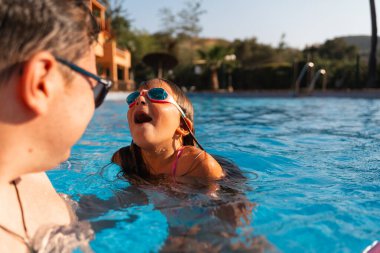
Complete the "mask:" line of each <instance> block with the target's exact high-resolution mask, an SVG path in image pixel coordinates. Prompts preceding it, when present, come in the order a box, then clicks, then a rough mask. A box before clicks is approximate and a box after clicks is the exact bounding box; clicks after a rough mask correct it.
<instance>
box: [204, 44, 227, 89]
mask: <svg viewBox="0 0 380 253" xmlns="http://www.w3.org/2000/svg"><path fill="white" fill-rule="evenodd" d="M230 51H231V50H229V49H227V48H225V47H221V46H214V47H212V48H210V49H209V50H198V54H199V57H200V58H201V60H203V61H204V62H205V64H206V65H207V66H208V68H209V69H210V71H211V85H212V89H213V90H218V89H219V79H218V69H219V68H220V66H221V65H222V63H223V61H224V57H225V56H226V55H227V54H229V53H230Z"/></svg>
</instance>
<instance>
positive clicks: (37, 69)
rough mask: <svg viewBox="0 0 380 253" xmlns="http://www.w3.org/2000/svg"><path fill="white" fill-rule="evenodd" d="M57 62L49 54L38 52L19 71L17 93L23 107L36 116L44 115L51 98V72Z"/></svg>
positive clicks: (52, 86)
mask: <svg viewBox="0 0 380 253" xmlns="http://www.w3.org/2000/svg"><path fill="white" fill-rule="evenodd" d="M56 66H57V62H56V60H55V58H54V56H53V55H52V54H51V53H49V52H45V51H42V52H39V53H37V54H35V55H34V56H33V57H31V58H30V59H29V60H28V61H27V62H26V63H25V64H24V65H23V66H22V69H21V70H20V73H19V84H18V86H19V91H20V93H21V98H22V100H23V102H24V103H25V105H26V106H27V107H29V109H31V110H32V111H33V112H34V113H36V114H44V113H45V112H46V111H47V109H48V102H49V99H50V98H51V95H52V94H51V93H52V89H55V88H57V87H54V85H51V84H52V80H53V79H54V78H52V77H53V73H52V72H53V71H54V69H56Z"/></svg>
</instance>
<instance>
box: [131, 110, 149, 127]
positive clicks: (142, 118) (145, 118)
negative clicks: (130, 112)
mask: <svg viewBox="0 0 380 253" xmlns="http://www.w3.org/2000/svg"><path fill="white" fill-rule="evenodd" d="M151 121H152V118H151V117H150V116H149V115H148V114H146V113H145V112H142V111H140V112H136V113H135V123H136V124H142V123H147V122H151Z"/></svg>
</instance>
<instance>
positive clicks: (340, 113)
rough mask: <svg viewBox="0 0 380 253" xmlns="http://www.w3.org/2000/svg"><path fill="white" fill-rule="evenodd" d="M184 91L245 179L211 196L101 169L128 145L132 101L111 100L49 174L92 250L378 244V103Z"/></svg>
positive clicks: (202, 128)
mask: <svg viewBox="0 0 380 253" xmlns="http://www.w3.org/2000/svg"><path fill="white" fill-rule="evenodd" d="M122 97H123V98H124V96H122ZM191 99H192V101H193V103H194V106H195V126H196V130H197V131H196V132H197V133H196V134H197V136H198V139H199V140H200V142H201V143H202V145H203V146H204V147H205V148H206V150H208V151H209V152H210V153H212V154H217V155H221V156H223V157H227V158H229V159H231V160H232V161H234V162H235V163H237V164H238V165H239V167H240V168H241V170H242V171H243V172H244V175H245V176H246V177H247V180H246V181H244V182H241V183H240V185H238V187H236V189H235V190H234V191H228V190H227V191H226V190H224V188H223V187H222V189H221V190H219V194H220V196H219V199H218V196H216V197H215V198H214V199H212V200H210V197H209V195H207V194H205V192H204V191H202V190H201V189H200V190H199V191H198V190H197V189H194V188H191V187H187V186H175V187H173V186H170V187H167V186H151V185H141V186H138V187H132V186H131V185H130V184H129V183H128V182H126V181H124V180H121V179H119V178H118V177H117V172H118V167H117V166H116V165H113V166H108V167H106V168H105V169H103V170H102V169H101V168H102V167H104V166H105V165H107V163H108V162H109V160H110V157H111V155H112V154H113V152H114V151H115V150H117V149H118V148H120V147H122V146H125V145H128V144H129V143H130V141H131V137H130V135H129V130H128V125H127V123H126V120H125V114H126V112H127V106H126V105H125V103H124V101H123V100H118V99H115V100H108V101H106V102H105V104H104V106H102V108H100V109H99V110H97V111H96V114H95V116H94V119H93V120H92V121H91V123H90V126H89V128H88V130H87V131H86V133H85V135H84V136H83V138H82V139H81V140H80V141H79V143H78V144H77V145H76V146H75V147H74V149H73V151H72V156H71V158H70V159H69V161H70V164H68V163H65V164H62V165H61V166H59V167H58V168H57V169H56V170H53V171H50V172H49V173H48V174H49V177H50V178H51V180H52V182H53V184H54V186H55V187H56V188H57V190H58V191H59V192H64V193H67V194H69V195H71V196H72V198H73V199H75V200H77V201H79V203H80V205H81V208H82V209H83V210H84V211H83V210H82V211H83V212H87V214H86V215H85V216H86V219H89V220H90V221H91V223H92V225H93V227H94V229H95V232H96V237H95V240H94V241H92V243H91V246H92V247H93V249H94V251H95V252H124V251H125V250H126V249H128V251H130V252H157V251H160V250H162V251H170V250H174V251H175V250H177V251H184V250H189V249H190V248H191V247H194V249H198V250H199V251H202V250H205V249H208V252H213V251H215V252H219V251H222V252H227V251H232V250H238V249H240V252H244V251H246V252H255V251H256V252H260V250H261V249H262V248H265V249H266V250H267V251H271V250H272V251H280V252H361V251H362V250H363V249H364V248H365V247H366V246H367V245H369V244H371V243H372V242H373V241H374V240H379V238H380V225H379V224H380V100H375V99H373V100H370V99H349V98H339V99H338V98H300V99H286V98H250V97H239V96H234V97H229V96H219V95H210V94H199V95H191ZM100 171H102V173H100ZM253 172H254V173H253ZM232 183H233V182H232ZM168 188H170V190H168ZM189 247H190V248H189Z"/></svg>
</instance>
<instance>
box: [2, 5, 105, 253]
mask: <svg viewBox="0 0 380 253" xmlns="http://www.w3.org/2000/svg"><path fill="white" fill-rule="evenodd" d="M96 33H97V25H96V23H95V24H94V20H93V18H92V17H91V15H90V13H89V11H88V9H87V7H86V3H83V2H81V1H78V0H38V1H36V0H0V252H28V251H29V252H32V251H37V250H41V251H43V250H44V249H47V248H49V250H51V249H54V245H52V244H51V243H49V239H51V238H52V237H53V236H54V235H52V233H51V231H50V232H46V231H48V229H46V227H47V226H49V224H50V226H55V227H54V228H56V226H68V224H70V223H71V222H72V219H71V217H70V210H69V209H68V208H67V205H66V204H65V202H64V201H63V200H62V199H61V198H60V197H59V195H58V194H57V193H56V192H55V190H54V189H53V187H52V185H51V183H50V181H49V180H48V178H47V176H46V174H45V173H44V172H43V171H46V170H48V169H51V168H53V167H55V166H56V165H58V164H59V163H60V162H62V161H64V160H66V159H67V158H68V157H69V155H70V149H71V147H72V146H73V145H74V144H75V142H76V141H77V140H78V139H79V138H80V137H81V135H82V134H83V132H84V130H85V128H86V126H87V124H88V123H89V121H90V119H91V117H92V115H93V113H94V108H95V105H96V106H99V105H100V104H101V102H102V101H103V99H104V97H105V95H106V93H107V91H108V89H109V88H110V85H111V84H110V82H108V81H105V80H103V79H101V78H99V77H97V76H96V75H94V74H92V73H96V67H95V56H94V53H93V51H92V46H93V43H94V42H95V37H96ZM94 97H95V99H94ZM42 227H43V228H44V229H41V228H42ZM56 230H57V229H56ZM57 247H58V246H57ZM60 247H62V245H61V246H60ZM61 250H62V249H61ZM57 251H58V250H57ZM49 252H50V251H49Z"/></svg>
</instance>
